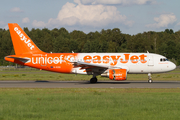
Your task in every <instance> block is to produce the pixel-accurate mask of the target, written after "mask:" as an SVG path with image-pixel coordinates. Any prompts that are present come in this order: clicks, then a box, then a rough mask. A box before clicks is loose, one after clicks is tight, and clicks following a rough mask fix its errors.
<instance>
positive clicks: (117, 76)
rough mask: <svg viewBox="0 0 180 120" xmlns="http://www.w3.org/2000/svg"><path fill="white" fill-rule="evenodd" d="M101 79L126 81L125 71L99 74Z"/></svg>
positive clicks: (119, 70)
mask: <svg viewBox="0 0 180 120" xmlns="http://www.w3.org/2000/svg"><path fill="white" fill-rule="evenodd" d="M101 76H102V77H109V79H111V80H126V78H127V71H126V69H109V70H108V71H106V73H104V74H101Z"/></svg>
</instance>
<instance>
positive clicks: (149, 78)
mask: <svg viewBox="0 0 180 120" xmlns="http://www.w3.org/2000/svg"><path fill="white" fill-rule="evenodd" d="M152 82H153V81H152V77H151V73H148V83H152Z"/></svg>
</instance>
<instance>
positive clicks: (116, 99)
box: [0, 88, 180, 120]
mask: <svg viewBox="0 0 180 120" xmlns="http://www.w3.org/2000/svg"><path fill="white" fill-rule="evenodd" d="M179 106H180V89H132V88H128V89H100V88H99V89H98V88H62V89H61V88H60V89H24V88H23V89H18V88H16V89H15V88H13V89H8V88H1V89H0V120H11V119H13V120H19V119H21V120H23V119H25V120H27V119H34V120H36V119H38V120H49V119H51V120H52V119H53V120H54V119H57V120H71V119H73V120H84V119H88V120H94V119H96V120H109V119H111V120H118V119H119V120H133V119H134V120H136V119H137V120H144V119H146V120H152V119H153V120H170V119H171V120H178V119H180V116H179V115H180V107H179Z"/></svg>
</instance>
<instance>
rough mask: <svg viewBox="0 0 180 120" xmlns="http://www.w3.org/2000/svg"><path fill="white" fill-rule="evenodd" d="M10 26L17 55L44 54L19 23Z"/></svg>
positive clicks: (9, 24)
mask: <svg viewBox="0 0 180 120" xmlns="http://www.w3.org/2000/svg"><path fill="white" fill-rule="evenodd" d="M8 26H9V31H10V34H11V39H12V42H13V46H14V51H15V54H16V55H22V54H39V53H44V52H42V51H41V50H40V49H39V48H38V47H37V46H36V45H35V44H34V42H33V41H32V40H31V39H30V38H29V36H28V35H27V34H26V33H25V32H24V31H23V30H22V29H21V28H20V26H19V25H18V24H17V23H8Z"/></svg>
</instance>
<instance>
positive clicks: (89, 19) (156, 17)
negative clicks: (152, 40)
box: [0, 0, 180, 35]
mask: <svg viewBox="0 0 180 120" xmlns="http://www.w3.org/2000/svg"><path fill="white" fill-rule="evenodd" d="M0 1H1V4H0V28H5V29H8V23H18V24H19V25H20V26H21V27H22V28H23V27H28V29H29V30H31V29H32V28H39V29H43V28H48V29H50V30H51V29H54V28H58V29H59V28H61V27H64V28H66V29H67V30H68V31H69V32H72V31H73V30H80V31H83V32H85V33H89V32H95V31H99V32H100V31H101V30H102V29H105V30H106V29H113V28H119V29H120V30H121V32H122V33H125V34H130V35H136V34H138V33H143V32H148V31H156V32H159V31H164V30H165V29H172V30H173V31H174V32H176V31H179V30H180V14H179V10H180V8H179V5H180V0H0Z"/></svg>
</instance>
